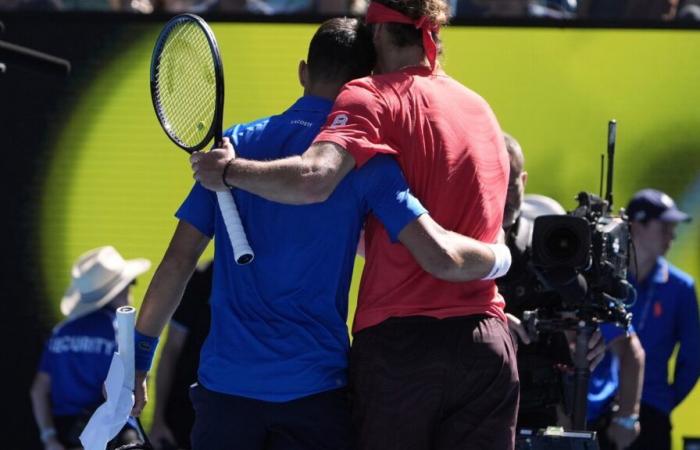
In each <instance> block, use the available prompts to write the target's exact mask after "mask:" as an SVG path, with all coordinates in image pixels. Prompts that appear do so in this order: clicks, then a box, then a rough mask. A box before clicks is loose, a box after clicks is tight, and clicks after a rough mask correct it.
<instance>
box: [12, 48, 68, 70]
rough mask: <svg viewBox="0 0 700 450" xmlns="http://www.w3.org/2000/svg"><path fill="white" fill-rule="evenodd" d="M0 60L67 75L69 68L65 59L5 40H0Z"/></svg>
mask: <svg viewBox="0 0 700 450" xmlns="http://www.w3.org/2000/svg"><path fill="white" fill-rule="evenodd" d="M0 61H2V62H4V63H6V64H7V65H10V66H11V65H12V64H17V65H19V66H22V67H26V68H28V69H33V70H37V71H39V72H42V73H50V74H53V75H68V74H69V73H70V69H71V66H70V62H69V61H68V60H66V59H63V58H58V57H56V56H53V55H49V54H48V53H43V52H40V51H38V50H33V49H31V48H27V47H22V46H21V45H17V44H11V43H9V42H6V41H0Z"/></svg>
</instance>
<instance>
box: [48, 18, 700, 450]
mask: <svg viewBox="0 0 700 450" xmlns="http://www.w3.org/2000/svg"><path fill="white" fill-rule="evenodd" d="M130 27H132V28H133V30H130V33H133V36H139V38H138V39H137V40H136V43H135V44H132V45H130V46H128V48H127V49H126V50H125V51H123V52H121V53H119V54H114V55H111V56H110V57H109V58H108V63H107V64H106V65H104V66H103V67H101V70H100V71H99V75H98V76H96V77H95V78H94V80H93V81H92V82H91V84H89V85H87V86H85V89H84V94H83V95H82V97H81V98H80V99H78V100H77V101H76V102H75V105H76V106H75V108H74V110H73V111H72V112H71V114H70V115H69V116H68V119H66V122H65V126H64V127H62V130H61V132H60V133H59V134H58V135H57V136H56V139H55V141H54V142H53V143H52V145H51V151H50V152H49V154H50V158H51V162H50V169H49V173H47V174H46V177H45V178H44V179H45V180H46V184H45V185H44V186H43V190H44V193H45V194H44V196H43V205H42V224H43V225H42V229H41V235H40V236H39V237H38V238H39V239H40V242H41V248H42V253H43V258H42V260H43V262H44V265H43V267H42V272H43V277H44V280H45V283H46V286H47V291H48V293H49V294H50V296H51V298H52V299H55V302H56V305H58V300H59V299H60V297H61V295H62V293H63V290H64V289H65V287H66V286H67V284H68V282H69V268H70V265H71V263H72V262H73V261H74V260H75V258H76V257H77V256H79V255H80V254H81V253H82V252H83V251H85V250H87V249H90V248H93V247H96V246H100V245H105V244H113V245H115V246H116V247H117V248H118V249H119V251H120V252H121V253H122V254H123V255H124V256H125V257H127V258H130V257H148V258H150V259H151V260H152V261H153V263H154V266H155V265H157V264H158V262H159V261H160V259H161V257H162V255H163V253H164V251H165V248H166V246H167V243H168V241H169V238H170V235H171V233H172V231H173V230H174V226H175V219H174V217H173V212H174V211H175V210H176V208H177V207H178V206H179V204H180V202H181V201H182V200H183V198H184V196H185V194H186V193H187V192H188V190H189V188H190V186H191V183H192V178H191V172H190V170H189V165H188V161H187V155H186V154H185V153H184V152H183V151H181V150H178V149H177V148H176V147H175V146H174V145H173V144H172V143H171V142H170V141H169V140H168V138H167V137H166V136H165V134H164V133H163V132H162V131H161V129H160V127H159V125H158V122H157V120H156V118H155V116H154V114H153V111H152V106H151V100H150V93H149V86H148V76H149V63H150V54H151V49H152V45H153V43H154V41H155V38H156V36H157V34H158V32H159V29H160V24H154V23H151V24H144V23H141V24H134V25H130ZM315 28H316V26H315V25H312V24H239V23H215V24H213V29H214V32H215V34H216V36H217V38H218V40H219V45H220V47H221V51H222V55H223V58H224V64H225V69H224V73H225V77H226V112H225V124H232V123H235V122H242V121H249V120H253V119H255V118H258V117H261V116H265V115H269V114H273V113H277V112H280V111H282V110H283V109H285V108H286V107H288V106H289V105H290V104H291V103H292V102H293V101H294V100H295V99H296V98H297V97H298V96H299V95H301V88H300V87H299V84H298V81H297V64H298V62H299V60H300V59H302V58H305V56H306V48H307V44H308V42H309V40H310V38H311V36H312V34H313V32H314V31H315ZM443 40H444V43H445V47H446V52H445V55H444V58H443V64H444V67H445V68H446V70H447V71H448V73H449V74H451V75H452V76H453V77H455V78H456V79H458V80H459V81H461V82H462V83H464V84H465V85H467V86H469V87H471V88H472V89H474V90H476V91H477V92H479V93H480V94H481V95H483V96H484V97H485V98H486V99H487V100H488V101H489V102H490V104H491V105H492V107H493V108H494V110H495V111H496V114H497V116H498V118H499V120H500V122H501V124H502V126H503V128H504V129H505V130H507V131H509V132H510V133H511V134H513V135H514V136H516V138H518V139H519V140H520V142H521V143H522V145H523V148H524V151H525V154H526V159H527V162H526V166H527V170H528V172H529V173H530V182H529V184H528V189H527V190H528V191H529V192H531V193H540V194H546V195H549V196H552V197H554V198H556V199H558V200H559V201H560V202H561V203H562V204H563V205H564V206H565V207H567V208H571V207H573V205H574V202H573V197H574V195H575V194H576V193H577V192H579V191H580V190H587V191H592V192H597V191H598V184H599V183H598V179H599V163H600V156H599V155H600V154H601V153H602V152H604V151H605V142H606V128H607V121H608V119H610V118H616V119H617V121H618V124H619V126H618V146H617V160H616V173H615V175H616V186H615V192H616V197H615V198H616V203H617V206H621V205H623V204H624V203H625V202H626V201H627V199H628V198H629V196H630V195H631V194H632V193H633V192H634V191H636V190H637V189H640V188H643V187H649V186H652V187H657V188H660V189H663V190H666V191H667V192H669V193H670V194H671V195H672V196H674V197H675V198H676V199H677V200H679V201H680V203H681V205H682V207H683V208H686V209H687V210H688V211H689V212H690V213H691V214H694V215H695V216H696V217H698V218H700V89H698V80H700V58H698V56H699V55H700V32H693V31H681V30H597V29H575V28H561V29H556V28H474V27H471V28H470V27H453V28H448V29H445V30H444V32H443ZM679 231H680V233H679V237H678V240H677V242H676V244H675V247H674V249H673V251H672V253H671V259H672V260H673V261H674V262H675V263H676V264H677V265H679V266H680V267H681V268H683V269H684V270H686V271H688V272H690V273H691V274H692V275H693V276H694V277H695V278H698V276H700V253H699V252H698V249H699V248H700V246H699V245H698V244H700V227H698V225H697V221H696V222H693V223H692V224H690V225H682V226H681V228H680V230H679ZM361 268H362V261H361V260H359V259H358V261H357V264H356V269H357V270H356V274H355V278H354V283H353V290H352V293H351V307H352V308H353V310H354V303H355V299H356V292H357V290H356V288H357V279H358V277H359V273H360V271H361ZM152 274H153V269H151V271H150V272H149V273H148V274H146V276H145V277H144V278H145V280H144V281H147V280H148V279H149V278H150V277H151V276H152ZM271 276H274V274H271ZM146 286H147V283H146V282H142V283H140V284H139V285H138V286H137V288H136V298H137V302H136V303H137V304H138V303H139V302H140V299H141V298H142V296H143V294H144V291H145V288H146ZM56 311H58V308H57V307H56ZM57 318H58V317H57ZM673 422H674V444H675V445H674V448H676V449H680V448H681V444H680V442H681V436H684V435H700V429H698V423H700V388H696V389H695V390H694V392H693V393H692V395H691V396H690V398H688V399H687V400H686V401H685V402H684V403H683V404H682V405H681V406H680V407H679V408H678V409H677V410H676V411H675V413H674V415H673Z"/></svg>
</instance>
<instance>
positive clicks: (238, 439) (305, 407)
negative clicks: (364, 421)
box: [190, 384, 353, 450]
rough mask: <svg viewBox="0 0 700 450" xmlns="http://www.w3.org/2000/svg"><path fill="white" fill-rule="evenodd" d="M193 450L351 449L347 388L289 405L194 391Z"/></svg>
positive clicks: (191, 395)
mask: <svg viewBox="0 0 700 450" xmlns="http://www.w3.org/2000/svg"><path fill="white" fill-rule="evenodd" d="M190 399H191V400H192V406H193V407H194V411H195V419H194V427H193V429H192V436H191V441H192V450H230V449H232V448H235V449H236V450H351V449H352V448H353V442H352V431H351V420H350V408H349V404H348V393H347V390H346V389H335V390H332V391H326V392H321V393H319V394H315V395H310V396H308V397H303V398H300V399H296V400H292V401H289V402H281V403H274V402H266V401H262V400H254V399H250V398H246V397H239V396H235V395H227V394H221V393H218V392H214V391H210V390H209V389H206V388H205V387H204V386H202V385H201V384H197V385H195V386H194V387H192V388H191V389H190Z"/></svg>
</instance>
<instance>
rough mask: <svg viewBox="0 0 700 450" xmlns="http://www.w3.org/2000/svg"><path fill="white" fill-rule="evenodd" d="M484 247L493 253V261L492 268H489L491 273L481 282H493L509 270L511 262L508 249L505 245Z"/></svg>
mask: <svg viewBox="0 0 700 450" xmlns="http://www.w3.org/2000/svg"><path fill="white" fill-rule="evenodd" d="M486 245H487V246H488V248H490V249H491V251H492V252H493V256H494V257H495V261H494V262H493V267H491V271H490V272H489V273H488V274H487V275H486V276H485V277H483V278H482V280H494V279H496V278H500V277H502V276H503V275H505V274H506V273H508V269H510V264H511V262H512V258H511V255H510V249H509V248H508V246H507V245H505V244H486Z"/></svg>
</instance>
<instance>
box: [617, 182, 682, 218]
mask: <svg viewBox="0 0 700 450" xmlns="http://www.w3.org/2000/svg"><path fill="white" fill-rule="evenodd" d="M627 215H628V216H629V218H630V220H631V221H633V222H646V221H648V220H652V219H657V220H660V221H662V222H673V223H678V222H690V216H689V215H688V214H686V213H684V212H683V211H681V210H680V209H678V207H677V206H676V202H674V201H673V199H672V198H671V197H670V196H669V195H667V194H665V193H663V192H661V191H657V190H656V189H642V190H641V191H639V192H637V193H636V194H634V197H632V200H630V202H629V204H628V205H627Z"/></svg>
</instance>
